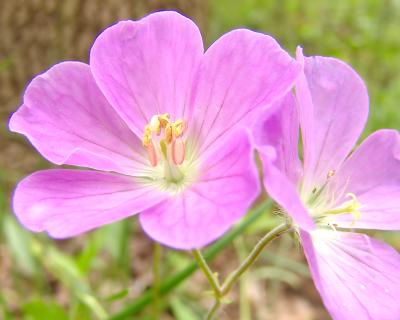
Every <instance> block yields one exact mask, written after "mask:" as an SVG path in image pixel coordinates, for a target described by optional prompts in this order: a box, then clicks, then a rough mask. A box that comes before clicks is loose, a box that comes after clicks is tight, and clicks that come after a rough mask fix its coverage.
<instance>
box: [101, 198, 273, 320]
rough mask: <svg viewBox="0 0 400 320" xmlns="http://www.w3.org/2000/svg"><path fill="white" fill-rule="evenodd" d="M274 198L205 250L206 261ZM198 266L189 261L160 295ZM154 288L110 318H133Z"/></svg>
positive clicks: (233, 237)
mask: <svg viewBox="0 0 400 320" xmlns="http://www.w3.org/2000/svg"><path fill="white" fill-rule="evenodd" d="M271 205H272V200H271V199H268V200H266V201H264V202H263V203H261V204H260V205H259V206H258V207H257V208H255V209H254V210H252V211H250V212H249V213H248V214H247V215H246V217H245V218H244V219H243V220H242V221H241V222H240V223H239V224H238V225H237V226H236V227H234V228H233V229H232V230H231V231H230V232H228V233H227V234H226V235H225V236H224V237H222V238H220V239H219V240H218V241H217V242H215V243H214V244H213V245H211V246H210V247H209V248H207V249H206V250H205V251H204V259H205V260H206V261H208V260H211V259H213V258H214V257H215V256H216V255H217V254H218V253H219V252H220V251H222V249H224V248H225V247H226V246H228V245H229V244H230V243H231V242H232V240H234V239H235V238H236V237H238V236H239V235H241V234H242V233H243V231H244V230H245V229H246V228H248V227H249V226H250V225H251V224H253V223H254V222H255V221H256V220H257V219H258V218H260V217H261V216H262V215H263V214H264V213H265V211H266V210H267V209H268V208H269V207H271ZM197 268H198V265H197V263H196V261H193V262H191V263H189V264H188V265H187V266H186V267H185V268H184V269H183V270H182V271H180V272H179V273H177V274H176V275H174V276H172V277H170V278H168V279H167V280H165V281H164V282H163V283H162V284H161V287H160V297H162V296H164V295H166V294H167V293H169V292H170V291H171V290H173V289H174V288H175V287H177V286H179V285H180V284H181V283H182V282H184V281H185V280H186V279H187V278H188V277H190V276H191V275H192V274H193V273H194V272H195V271H196V270H197ZM152 298H153V290H152V289H149V290H147V291H145V292H144V293H143V294H141V295H140V296H139V297H138V298H137V299H136V300H135V301H134V302H133V303H131V304H129V305H127V306H126V307H125V308H124V309H122V310H120V311H119V312H118V313H116V314H114V315H112V316H111V317H110V318H109V320H122V319H128V318H129V319H131V318H132V315H134V314H137V313H139V312H140V311H142V310H143V309H144V308H145V307H146V306H147V305H148V304H150V303H151V302H152Z"/></svg>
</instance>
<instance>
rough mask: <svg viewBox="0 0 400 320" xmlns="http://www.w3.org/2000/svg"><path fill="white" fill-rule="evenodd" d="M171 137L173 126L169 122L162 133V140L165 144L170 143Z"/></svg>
mask: <svg viewBox="0 0 400 320" xmlns="http://www.w3.org/2000/svg"><path fill="white" fill-rule="evenodd" d="M172 138H173V128H172V124H171V123H167V125H166V127H165V134H164V140H165V142H166V143H167V144H170V143H171V141H172Z"/></svg>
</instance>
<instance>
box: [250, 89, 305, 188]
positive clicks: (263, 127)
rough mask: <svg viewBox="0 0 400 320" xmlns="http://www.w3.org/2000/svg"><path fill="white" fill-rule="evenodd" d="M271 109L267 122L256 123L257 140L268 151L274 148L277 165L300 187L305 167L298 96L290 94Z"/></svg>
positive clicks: (266, 118)
mask: <svg viewBox="0 0 400 320" xmlns="http://www.w3.org/2000/svg"><path fill="white" fill-rule="evenodd" d="M271 109H273V110H272V111H273V112H267V113H266V115H265V118H263V119H261V121H258V122H257V123H256V125H255V127H254V130H253V134H254V140H255V142H256V144H257V145H259V146H260V147H261V148H262V149H264V150H266V149H267V148H271V152H272V154H271V155H272V158H274V165H275V166H276V167H277V168H278V169H279V170H280V171H281V172H282V173H283V174H285V175H286V176H287V177H288V179H289V180H290V181H291V182H292V183H293V184H294V185H297V183H298V181H299V178H300V176H301V174H302V164H301V162H300V159H299V150H298V144H299V119H298V115H297V109H296V101H295V98H294V95H293V94H292V93H289V94H288V95H286V96H285V97H284V98H283V99H281V100H279V101H278V102H276V103H275V104H274V106H273V107H272V108H271ZM271 109H270V110H271ZM275 109H276V111H275Z"/></svg>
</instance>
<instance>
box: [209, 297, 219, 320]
mask: <svg viewBox="0 0 400 320" xmlns="http://www.w3.org/2000/svg"><path fill="white" fill-rule="evenodd" d="M220 307H221V300H220V299H216V300H215V302H214V305H213V306H212V308H211V309H210V311H209V312H208V314H207V318H206V319H207V320H213V319H214V317H215V316H216V315H217V312H218V311H219V308H220Z"/></svg>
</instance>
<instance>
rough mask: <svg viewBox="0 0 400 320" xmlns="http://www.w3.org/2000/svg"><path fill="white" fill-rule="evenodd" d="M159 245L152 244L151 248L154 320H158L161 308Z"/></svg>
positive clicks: (156, 243)
mask: <svg viewBox="0 0 400 320" xmlns="http://www.w3.org/2000/svg"><path fill="white" fill-rule="evenodd" d="M161 250H162V248H161V245H160V244H159V243H158V242H154V247H153V303H154V308H153V311H154V313H153V318H154V320H158V319H160V316H161V306H160V285H161V274H160V265H161Z"/></svg>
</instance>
